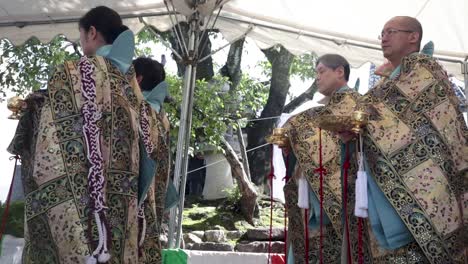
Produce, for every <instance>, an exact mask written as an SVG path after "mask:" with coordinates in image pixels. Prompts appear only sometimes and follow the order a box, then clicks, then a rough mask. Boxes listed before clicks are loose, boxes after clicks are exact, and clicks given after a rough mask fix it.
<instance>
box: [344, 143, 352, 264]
mask: <svg viewBox="0 0 468 264" xmlns="http://www.w3.org/2000/svg"><path fill="white" fill-rule="evenodd" d="M345 149H346V155H345V162H344V164H343V170H344V175H343V178H344V179H343V186H344V187H343V188H344V189H343V196H344V197H343V203H344V205H343V207H344V215H345V226H346V248H347V251H348V263H353V261H352V259H351V243H350V241H349V224H348V170H349V167H350V162H349V146H348V144H346V145H345Z"/></svg>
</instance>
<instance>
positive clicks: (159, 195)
mask: <svg viewBox="0 0 468 264" xmlns="http://www.w3.org/2000/svg"><path fill="white" fill-rule="evenodd" d="M133 66H134V68H135V74H136V80H137V82H138V85H139V87H140V89H141V91H142V94H143V97H144V99H145V101H146V102H147V103H148V105H149V106H150V108H151V109H152V110H153V111H151V112H150V115H151V116H152V117H153V121H154V126H153V127H152V129H153V130H155V131H156V134H157V135H158V138H159V139H158V148H157V149H158V153H157V155H156V156H152V157H150V156H149V155H148V153H147V152H146V151H145V150H144V149H143V148H141V149H140V179H139V200H140V201H141V200H142V199H144V196H145V195H146V193H147V192H148V190H149V189H150V186H153V189H154V190H155V191H156V193H155V196H156V208H157V220H158V222H159V226H161V224H162V218H163V214H164V211H167V210H168V209H170V208H172V207H173V206H175V205H176V203H177V201H178V194H177V190H176V189H175V187H174V185H173V183H172V182H170V178H169V174H170V140H169V129H170V127H169V121H168V118H167V115H166V113H165V112H164V110H163V103H164V101H165V98H166V97H167V96H168V95H169V91H168V84H167V82H166V81H165V78H166V73H165V71H164V66H163V65H162V64H161V63H159V62H158V61H156V60H153V59H151V58H146V57H139V58H137V59H135V60H134V61H133Z"/></svg>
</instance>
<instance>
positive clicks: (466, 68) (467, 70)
mask: <svg viewBox="0 0 468 264" xmlns="http://www.w3.org/2000/svg"><path fill="white" fill-rule="evenodd" d="M462 73H463V79H464V81H465V102H464V104H465V105H464V106H463V115H464V117H465V123H467V124H468V58H466V59H465V61H464V62H463V64H462Z"/></svg>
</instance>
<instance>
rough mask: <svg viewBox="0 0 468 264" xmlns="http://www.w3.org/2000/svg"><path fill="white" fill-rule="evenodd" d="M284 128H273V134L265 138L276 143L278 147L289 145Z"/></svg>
mask: <svg viewBox="0 0 468 264" xmlns="http://www.w3.org/2000/svg"><path fill="white" fill-rule="evenodd" d="M287 132H288V130H287V129H286V128H282V127H278V128H273V134H271V135H270V136H268V137H267V138H266V140H267V142H268V143H271V144H275V145H278V147H280V148H284V147H287V146H289V137H288V134H287Z"/></svg>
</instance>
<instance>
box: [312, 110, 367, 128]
mask: <svg viewBox="0 0 468 264" xmlns="http://www.w3.org/2000/svg"><path fill="white" fill-rule="evenodd" d="M368 121H369V114H368V113H367V112H365V111H362V110H356V111H354V112H352V113H351V115H346V116H336V115H322V116H319V117H318V118H317V123H318V126H319V127H320V128H322V129H324V130H328V131H332V132H337V133H339V132H345V131H352V132H353V133H355V134H359V133H360V132H361V128H362V127H363V126H365V125H366V124H367V122H368Z"/></svg>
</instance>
